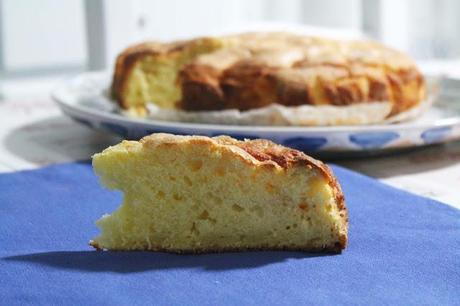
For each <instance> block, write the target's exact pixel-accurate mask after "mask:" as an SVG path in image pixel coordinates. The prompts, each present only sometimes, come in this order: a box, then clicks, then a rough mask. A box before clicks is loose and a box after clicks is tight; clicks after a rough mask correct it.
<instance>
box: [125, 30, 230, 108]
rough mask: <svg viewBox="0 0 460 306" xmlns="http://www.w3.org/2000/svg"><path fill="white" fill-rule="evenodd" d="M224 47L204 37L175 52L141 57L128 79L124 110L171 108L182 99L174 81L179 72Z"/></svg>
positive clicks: (219, 42) (214, 40) (222, 42)
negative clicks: (150, 103) (147, 105)
mask: <svg viewBox="0 0 460 306" xmlns="http://www.w3.org/2000/svg"><path fill="white" fill-rule="evenodd" d="M223 45H224V41H221V40H219V39H211V38H204V39H197V40H195V41H194V42H193V43H192V44H190V45H188V46H187V47H185V48H184V49H183V50H180V51H178V52H168V53H165V54H163V55H146V56H142V57H141V59H140V60H138V61H136V63H135V64H134V67H133V69H132V71H131V73H130V75H129V77H128V80H127V83H128V84H129V86H127V87H126V96H125V101H126V103H127V105H126V108H130V109H134V110H136V109H137V110H139V111H141V110H142V109H144V108H145V104H146V103H147V102H154V103H155V104H156V105H157V106H159V107H161V108H167V109H172V108H174V107H175V103H176V102H177V101H179V100H180V99H181V89H180V87H179V86H178V84H177V82H176V80H177V74H178V72H179V71H180V69H181V68H182V67H183V66H184V65H186V64H187V63H189V62H191V61H192V60H193V59H194V58H196V57H197V56H198V55H201V54H206V53H209V52H212V51H215V50H217V49H220V48H222V47H223Z"/></svg>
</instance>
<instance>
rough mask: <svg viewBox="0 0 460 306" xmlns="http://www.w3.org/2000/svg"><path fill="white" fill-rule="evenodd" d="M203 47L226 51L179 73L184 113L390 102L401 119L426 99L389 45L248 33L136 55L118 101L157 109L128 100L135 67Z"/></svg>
mask: <svg viewBox="0 0 460 306" xmlns="http://www.w3.org/2000/svg"><path fill="white" fill-rule="evenodd" d="M203 41H204V42H205V43H207V44H210V45H212V44H215V45H219V47H217V48H215V49H213V50H210V51H209V52H205V53H204V54H197V55H196V56H192V58H191V59H190V60H189V61H188V62H187V63H185V64H184V65H182V66H180V67H178V68H177V69H178V71H177V73H178V76H177V80H176V84H170V86H177V87H178V88H177V89H178V90H179V91H180V98H179V100H178V101H172V103H175V105H176V108H179V109H183V110H189V111H206V110H223V109H231V108H236V109H239V110H248V109H254V108H259V107H263V106H266V105H269V104H273V103H279V104H282V105H286V106H295V105H306V104H309V105H324V104H329V105H339V106H340V105H350V104H356V103H366V102H376V101H381V102H387V101H390V102H391V103H392V105H393V107H392V112H391V114H390V115H394V114H397V113H400V112H402V111H405V110H407V109H409V108H411V107H414V106H416V105H418V104H419V103H420V102H421V101H422V100H423V99H424V98H425V82H424V79H423V77H422V75H421V74H420V72H419V71H418V69H417V67H416V65H415V63H414V62H413V60H412V59H410V58H409V57H408V56H407V55H405V54H403V53H401V52H398V51H396V50H393V49H390V48H388V47H385V46H383V45H381V44H378V43H375V42H370V41H337V40H331V39H325V38H316V37H307V36H300V35H295V34H290V33H246V34H240V35H235V36H226V37H215V38H199V39H193V40H189V41H181V42H174V43H143V44H140V45H137V46H133V47H131V48H128V49H127V50H125V51H124V52H123V53H121V54H120V55H119V57H118V59H117V62H116V66H115V74H114V78H113V83H112V94H113V97H114V99H115V100H116V101H118V103H119V104H120V106H121V107H123V108H125V109H130V108H136V107H140V108H142V107H144V106H145V104H146V103H148V102H152V101H141V100H142V99H140V100H139V99H137V100H136V101H132V100H129V99H128V97H127V91H128V87H129V86H130V82H129V75H130V73H131V71H132V68H133V66H134V65H135V63H137V62H142V61H143V60H144V59H145V58H146V57H164V58H174V57H175V56H177V54H180V53H181V52H189V51H185V50H192V49H193V48H194V46H198V45H202V44H203ZM192 53H193V52H192Z"/></svg>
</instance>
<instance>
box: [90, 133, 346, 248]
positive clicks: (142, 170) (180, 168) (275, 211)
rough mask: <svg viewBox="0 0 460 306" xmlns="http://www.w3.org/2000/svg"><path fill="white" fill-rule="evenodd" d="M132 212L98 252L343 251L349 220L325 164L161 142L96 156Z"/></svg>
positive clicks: (233, 143) (113, 226) (103, 238)
mask: <svg viewBox="0 0 460 306" xmlns="http://www.w3.org/2000/svg"><path fill="white" fill-rule="evenodd" d="M93 167H94V170H95V172H96V173H97V174H98V175H99V177H100V180H101V182H102V184H103V185H105V186H106V187H108V188H109V189H117V190H120V191H122V192H123V194H124V196H123V203H122V205H121V206H120V207H119V208H118V209H117V210H116V211H115V212H113V213H112V214H111V215H104V216H103V217H102V218H101V219H100V220H98V221H97V226H98V227H99V228H100V229H101V231H102V232H101V234H100V236H98V237H96V238H94V239H93V240H91V241H90V244H91V245H92V246H93V247H95V248H96V249H107V250H149V251H167V252H176V253H203V252H222V251H240V250H293V251H294V250H297V251H308V252H321V251H324V252H341V250H342V249H344V248H345V247H346V244H347V239H348V214H347V209H346V206H345V202H344V197H343V194H342V191H341V188H340V186H339V184H338V182H337V180H336V178H335V176H334V175H333V173H332V172H331V170H330V169H329V167H328V166H327V165H325V164H323V163H322V162H320V161H318V160H315V159H313V158H311V157H309V156H307V155H306V154H304V153H302V152H300V151H297V150H294V149H290V148H286V147H283V146H280V145H277V144H274V143H273V142H271V141H268V140H263V139H257V140H245V141H238V140H235V139H233V138H231V137H228V136H219V137H214V138H209V137H204V136H176V135H171V134H153V135H150V136H146V137H144V138H143V139H141V140H140V141H123V142H121V143H120V144H118V145H115V146H113V147H109V148H107V149H106V150H104V151H103V152H102V153H99V154H96V155H94V157H93Z"/></svg>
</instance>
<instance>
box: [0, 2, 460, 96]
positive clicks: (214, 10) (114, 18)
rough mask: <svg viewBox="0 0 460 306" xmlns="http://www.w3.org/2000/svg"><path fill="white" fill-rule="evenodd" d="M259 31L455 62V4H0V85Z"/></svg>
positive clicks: (458, 20)
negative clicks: (143, 46)
mask: <svg viewBox="0 0 460 306" xmlns="http://www.w3.org/2000/svg"><path fill="white" fill-rule="evenodd" d="M261 23H263V24H266V23H277V24H280V23H282V24H290V25H310V26H315V27H322V28H327V29H332V30H339V31H342V32H349V33H358V32H360V33H364V34H365V35H367V36H369V37H372V38H374V39H379V40H382V41H383V42H385V43H387V44H389V45H391V46H393V47H396V48H398V49H401V50H404V51H407V52H409V53H411V54H412V55H413V56H414V57H416V58H417V59H420V60H426V59H457V58H460V34H458V29H460V1H456V0H438V1H436V0H399V1H398V0H386V1H383V0H321V1H315V0H304V1H302V0H252V1H245V0H226V1H216V0H168V1H162V0H133V1H126V0H125V1H123V0H65V1H61V0H40V1H34V0H0V80H3V83H4V86H3V89H4V91H5V88H6V87H8V86H5V84H7V83H8V82H9V83H11V84H13V85H14V83H15V82H12V81H17V80H24V79H30V78H34V79H37V77H41V78H43V77H49V76H60V75H65V74H72V73H76V72H78V71H82V70H95V69H103V68H107V67H110V66H112V62H113V59H114V57H115V56H116V54H117V53H118V52H119V51H120V50H121V49H122V48H123V47H125V46H126V45H127V44H129V43H132V42H135V41H139V40H144V39H160V40H169V39H176V38H180V37H187V36H193V35H202V34H212V33H219V32H220V31H228V30H232V29H233V30H235V29H244V28H245V27H246V26H248V25H254V24H261ZM9 83H8V84H9ZM10 87H11V86H10ZM13 88H14V86H13Z"/></svg>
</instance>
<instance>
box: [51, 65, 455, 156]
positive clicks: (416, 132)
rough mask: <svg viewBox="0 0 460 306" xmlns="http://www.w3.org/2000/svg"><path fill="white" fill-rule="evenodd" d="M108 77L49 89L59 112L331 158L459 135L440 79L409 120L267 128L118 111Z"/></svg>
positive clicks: (111, 127)
mask: <svg viewBox="0 0 460 306" xmlns="http://www.w3.org/2000/svg"><path fill="white" fill-rule="evenodd" d="M109 75H110V74H107V73H103V72H97V73H85V74H82V75H80V76H78V77H76V78H74V79H72V80H69V81H66V82H65V83H63V84H62V85H61V86H59V87H58V88H57V89H56V90H55V91H54V92H53V98H54V99H55V100H56V101H57V103H58V105H59V107H60V108H61V110H62V111H63V112H64V113H65V114H66V115H68V116H70V117H72V118H73V119H75V120H76V121H78V122H81V123H83V124H86V125H88V126H90V127H92V128H97V129H103V130H108V131H111V132H114V133H117V134H119V135H121V136H123V137H125V138H127V139H139V138H141V137H142V136H145V135H148V134H151V133H154V132H166V133H174V134H196V135H206V136H215V135H222V134H225V135H230V136H232V137H235V138H238V139H243V138H266V139H271V140H273V141H274V142H276V143H280V144H283V145H286V146H290V147H293V148H297V149H300V150H302V151H305V152H308V153H317V154H318V153H320V154H326V155H329V154H333V155H336V156H340V155H344V154H345V155H349V154H350V153H353V154H356V153H371V152H372V153H375V152H382V151H388V150H395V149H404V148H411V147H418V146H425V145H430V144H436V143H443V142H448V141H452V140H456V139H460V98H459V97H460V95H457V94H452V89H454V90H455V89H457V88H460V85H459V84H460V83H458V82H456V81H453V80H448V82H443V83H441V94H440V96H439V98H438V101H437V102H436V103H435V106H434V107H432V108H431V109H430V110H429V111H428V112H426V113H425V114H424V115H423V116H422V117H421V118H418V119H417V120H414V121H411V122H406V123H398V124H386V125H383V124H382V125H367V126H327V127H326V126H324V127H293V126H290V127H280V126H278V127H274V126H272V127H267V126H234V125H215V124H199V123H182V122H167V121H159V120H152V119H138V118H132V117H127V116H124V115H122V114H120V113H119V111H118V108H117V107H116V105H115V104H114V103H111V102H109V101H108V100H107V98H106V90H107V88H108V85H109V80H110V78H109ZM443 84H444V86H443ZM445 86H449V88H447V87H445ZM443 87H444V88H443ZM448 92H450V94H448Z"/></svg>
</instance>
